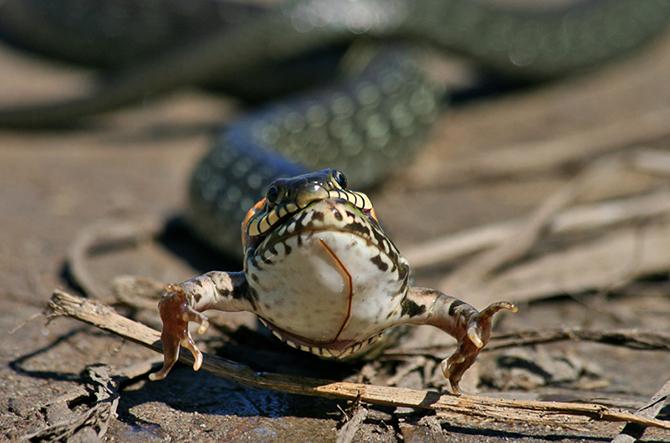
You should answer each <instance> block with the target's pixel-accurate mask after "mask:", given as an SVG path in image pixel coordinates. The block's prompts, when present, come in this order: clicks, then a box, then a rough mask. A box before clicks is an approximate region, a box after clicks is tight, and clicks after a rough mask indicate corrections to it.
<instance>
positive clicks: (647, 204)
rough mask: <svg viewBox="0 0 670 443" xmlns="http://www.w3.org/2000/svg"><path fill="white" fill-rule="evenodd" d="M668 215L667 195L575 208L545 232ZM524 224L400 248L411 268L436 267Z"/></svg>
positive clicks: (496, 240) (477, 230) (499, 225)
mask: <svg viewBox="0 0 670 443" xmlns="http://www.w3.org/2000/svg"><path fill="white" fill-rule="evenodd" d="M666 214H670V192H667V191H661V192H656V193H653V194H649V195H643V196H637V197H635V198H627V199H621V200H617V201H610V202H605V203H596V204H590V205H583V206H577V207H574V208H571V209H566V210H565V211H562V212H560V213H558V214H556V215H555V216H553V217H552V218H551V220H550V221H549V222H548V225H547V232H548V233H551V234H562V233H567V232H575V231H583V230H588V229H599V228H604V227H607V226H610V225H613V224H616V223H624V222H627V221H631V220H636V219H643V218H651V217H658V216H662V215H666ZM523 223H524V220H510V221H506V222H502V223H495V224H490V225H486V226H481V227H477V228H473V229H469V230H466V231H461V232H457V233H454V234H450V235H446V236H444V237H440V238H436V239H432V240H430V241H428V242H426V243H422V244H419V245H415V246H412V247H409V248H403V254H404V255H405V257H406V258H407V259H408V260H409V262H410V263H411V264H412V268H414V269H415V270H416V269H420V268H422V267H429V266H435V265H438V264H440V263H443V262H447V261H451V260H455V259H457V258H459V257H463V256H465V255H468V254H472V253H474V252H479V251H481V250H484V249H488V248H492V247H494V246H496V245H498V244H500V243H502V242H503V241H505V240H506V239H508V238H510V237H511V236H512V235H514V233H515V232H518V230H519V227H520V226H521V225H522V224H523Z"/></svg>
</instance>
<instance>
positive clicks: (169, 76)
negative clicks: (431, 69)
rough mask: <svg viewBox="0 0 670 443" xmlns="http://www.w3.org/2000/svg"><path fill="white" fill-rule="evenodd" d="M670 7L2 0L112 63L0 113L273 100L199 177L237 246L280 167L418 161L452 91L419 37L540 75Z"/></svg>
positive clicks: (363, 167)
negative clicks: (84, 89) (61, 96)
mask: <svg viewBox="0 0 670 443" xmlns="http://www.w3.org/2000/svg"><path fill="white" fill-rule="evenodd" d="M669 17H670V1H667V0H636V1H634V0H588V1H586V0H585V1H580V2H577V3H573V4H570V5H568V6H564V7H556V8H550V9H548V10H541V11H529V10H524V9H518V8H511V7H503V6H501V5H496V4H490V3H484V2H478V1H471V0H355V1H352V0H291V1H284V2H281V3H278V4H277V3H270V4H265V3H264V4H261V3H238V2H233V1H223V0H190V1H184V0H141V1H138V0H61V1H54V0H4V1H3V2H0V38H1V39H2V40H3V41H5V42H7V43H9V44H12V45H15V46H17V47H19V48H22V49H26V50H30V51H33V52H36V53H39V54H42V55H45V56H47V57H51V58H56V59H60V60H65V61H69V62H74V63H78V64H82V65H87V66H92V67H97V68H100V69H101V75H100V76H99V80H98V83H97V85H98V86H97V88H96V90H95V91H94V92H93V93H91V94H90V95H87V96H83V97H75V98H72V99H67V100H64V101H59V102H55V103H47V104H38V105H30V106H17V107H10V108H4V109H0V127H4V128H36V127H52V126H62V125H71V124H73V123H76V122H78V121H80V120H81V119H82V118H84V117H86V116H89V115H92V114H96V113H100V112H104V111H108V110H112V109H115V108H118V107H121V106H126V105H129V104H132V103H136V102H140V101H141V100H143V99H144V97H145V96H146V95H147V94H149V93H152V94H155V93H164V92H168V91H170V90H173V89H175V88H177V87H179V86H181V85H185V84H194V85H200V86H206V87H216V88H217V89H219V90H221V91H223V92H224V93H227V94H232V95H236V96H238V97H241V98H242V99H244V100H246V101H249V102H251V103H254V104H256V103H261V104H260V105H258V106H257V107H256V108H255V109H254V110H252V111H250V112H249V113H247V114H245V115H243V116H241V117H239V118H237V119H236V120H234V121H231V122H229V123H228V124H227V125H226V126H225V127H222V128H221V129H219V130H217V131H216V133H215V134H214V137H213V146H212V148H211V149H210V150H209V152H208V153H207V154H206V155H205V156H204V158H203V159H202V160H201V161H200V162H199V163H198V165H197V166H196V168H195V170H194V173H193V175H192V177H191V180H190V185H189V198H188V200H189V201H188V209H187V218H188V220H189V223H190V225H191V226H192V227H193V230H194V231H195V233H196V234H197V235H198V236H199V237H201V238H203V239H204V240H206V242H207V243H209V244H211V245H213V246H214V247H215V248H217V249H219V250H221V251H224V252H226V253H228V254H232V255H237V254H239V252H238V251H240V235H239V222H240V220H242V218H243V217H244V214H245V213H246V212H247V210H248V209H249V207H250V206H252V205H253V203H254V202H255V201H257V200H259V198H261V197H262V196H263V194H264V192H265V188H266V186H267V185H268V184H269V183H271V182H272V181H273V180H275V179H277V178H279V177H290V176H296V175H299V174H303V173H305V172H307V171H309V170H316V169H322V168H326V167H329V168H337V169H339V170H342V171H344V172H345V173H346V175H347V177H348V178H349V181H350V182H351V183H352V184H354V185H355V187H356V188H367V187H370V186H372V185H374V184H376V183H379V182H380V181H381V180H382V179H383V178H384V177H387V176H388V175H389V174H390V173H391V172H392V171H394V170H396V169H397V168H399V167H401V166H402V165H405V164H407V163H408V162H409V161H411V158H412V156H413V155H414V153H415V152H416V151H417V149H418V148H419V147H420V146H421V145H422V144H423V142H424V141H425V139H426V137H428V135H429V133H430V131H431V128H432V127H433V125H434V122H435V121H436V117H437V114H438V111H439V107H440V104H441V103H442V102H443V101H444V97H445V96H446V95H447V94H448V92H447V91H446V88H445V87H444V86H443V85H438V84H435V83H434V82H433V81H431V80H430V79H429V78H428V77H427V76H426V74H425V73H424V71H423V70H422V69H421V66H420V63H419V62H417V60H415V53H416V51H415V50H414V47H415V46H416V45H428V46H430V47H432V48H436V49H437V50H439V51H443V52H445V53H447V54H458V55H460V56H466V57H468V58H469V59H470V60H472V61H473V63H474V64H475V65H476V66H478V67H479V68H481V70H483V71H487V72H495V73H497V75H500V76H503V77H506V78H513V79H522V80H523V81H530V82H536V81H543V80H547V79H554V78H558V77H561V76H565V75H572V74H575V73H580V72H585V71H588V70H590V69H593V68H594V67H597V66H599V65H601V64H602V63H604V62H607V61H609V60H611V59H614V58H617V57H620V56H622V55H625V54H627V53H629V52H631V51H633V50H634V49H636V48H638V47H639V46H640V45H642V44H644V43H645V42H647V41H649V40H650V39H651V38H652V37H653V36H655V35H657V34H659V33H660V32H662V30H663V29H665V27H666V24H667V22H668V18H669ZM352 54H354V56H352ZM305 66H307V71H305V69H304V68H305ZM305 72H307V73H305ZM302 85H306V86H307V87H308V89H307V90H299V87H301V86H302Z"/></svg>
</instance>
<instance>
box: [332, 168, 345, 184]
mask: <svg viewBox="0 0 670 443" xmlns="http://www.w3.org/2000/svg"><path fill="white" fill-rule="evenodd" d="M333 180H335V183H337V184H338V185H339V186H340V188H342V189H347V178H346V177H345V176H344V174H342V173H341V172H340V171H338V170H337V169H333Z"/></svg>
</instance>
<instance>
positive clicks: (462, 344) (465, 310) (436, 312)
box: [399, 287, 518, 395]
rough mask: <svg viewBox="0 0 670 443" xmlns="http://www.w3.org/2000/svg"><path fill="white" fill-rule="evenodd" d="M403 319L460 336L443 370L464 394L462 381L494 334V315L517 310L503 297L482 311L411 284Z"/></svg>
mask: <svg viewBox="0 0 670 443" xmlns="http://www.w3.org/2000/svg"><path fill="white" fill-rule="evenodd" d="M401 307H402V314H401V317H400V319H399V320H400V322H401V323H406V324H414V325H432V326H435V327H437V328H440V329H442V330H443V331H444V332H446V333H447V334H449V335H451V336H452V337H454V338H455V339H456V340H458V349H456V352H454V354H453V355H452V356H451V357H449V358H448V359H446V360H444V361H443V362H442V364H441V368H442V373H443V374H444V376H445V377H446V378H448V379H449V383H451V389H452V390H453V392H454V394H456V395H460V394H461V389H460V388H459V386H458V383H459V382H460V381H461V377H462V376H463V373H464V372H465V371H466V370H467V369H468V368H469V367H470V366H472V364H473V363H474V362H475V360H476V359H477V355H479V352H480V351H481V350H482V348H484V346H486V344H487V343H488V341H489V338H490V337H491V327H492V319H493V315H495V314H496V313H497V312H498V311H500V310H502V309H507V310H509V311H512V312H516V311H517V310H518V309H517V307H516V306H515V305H513V304H512V303H509V302H506V301H501V302H497V303H493V304H492V305H491V306H489V307H488V308H486V309H484V310H483V311H481V312H478V311H477V310H476V309H475V308H473V307H472V306H470V305H469V304H467V303H464V302H462V301H460V300H458V299H456V298H454V297H450V296H448V295H444V294H443V293H441V292H440V291H438V290H436V289H430V288H417V287H411V288H410V289H409V291H408V292H407V295H406V297H405V299H404V300H403V301H402V302H401Z"/></svg>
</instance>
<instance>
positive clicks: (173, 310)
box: [151, 169, 517, 394]
mask: <svg viewBox="0 0 670 443" xmlns="http://www.w3.org/2000/svg"><path fill="white" fill-rule="evenodd" d="M243 233H244V248H245V261H244V269H243V271H242V272H221V271H211V272H208V273H207V274H204V275H201V276H199V277H196V278H194V279H192V280H189V281H186V282H184V283H181V284H178V285H169V286H168V292H167V294H166V295H165V296H164V297H163V299H162V300H161V301H160V303H159V310H160V314H161V318H162V320H163V331H162V336H161V337H162V341H163V346H164V349H165V361H164V365H163V368H162V369H161V370H160V371H159V372H157V373H155V374H152V376H151V378H152V379H153V380H157V379H162V378H164V377H165V376H166V375H167V374H168V372H169V371H170V369H171V368H172V366H173V365H174V363H175V362H176V361H177V358H178V355H179V348H180V346H184V347H186V348H187V349H189V350H190V351H191V353H192V354H193V356H194V357H195V364H194V369H195V370H197V369H199V368H200V365H201V364H202V353H201V352H200V351H199V350H198V348H197V346H196V345H195V342H194V341H193V338H192V337H191V335H190V333H189V329H188V323H189V322H191V321H193V322H196V323H198V324H199V325H200V327H199V329H198V332H199V333H203V332H204V331H205V330H206V329H207V326H208V321H207V318H206V317H205V316H204V315H203V314H202V312H203V311H206V310H208V309H217V310H222V311H250V312H253V313H255V314H257V315H258V316H259V318H260V319H261V321H262V322H263V323H264V324H265V325H266V326H268V327H269V328H270V329H271V330H272V332H273V333H274V334H275V335H276V336H277V337H278V338H279V339H281V340H282V341H284V342H285V343H287V344H289V345H290V346H293V347H295V348H297V349H300V350H303V351H306V352H311V353H313V354H316V355H319V356H322V357H326V358H342V357H348V356H356V355H360V354H362V353H365V352H366V351H367V350H369V347H370V346H371V345H372V344H373V343H374V342H375V341H376V340H377V339H378V338H379V337H380V336H381V335H382V334H383V333H384V332H385V331H386V330H388V329H389V328H393V327H396V326H400V325H432V326H435V327H437V328H440V329H442V330H443V331H444V332H446V333H448V334H450V335H451V336H453V337H454V338H456V340H457V341H458V349H457V350H456V352H455V353H454V354H453V355H452V356H451V357H449V358H448V359H446V360H444V361H443V362H442V365H441V367H442V371H443V373H444V375H445V377H447V378H448V379H449V382H450V384H451V387H452V390H453V392H454V393H455V394H460V393H461V390H460V388H459V381H460V379H461V377H462V375H463V373H464V372H465V371H466V370H467V369H468V368H469V367H470V366H471V365H472V364H473V363H474V361H475V359H476V357H477V355H478V354H479V352H480V351H481V349H482V348H483V347H484V346H485V345H486V343H487V342H488V340H489V338H490V336H491V319H492V316H493V315H494V314H495V313H496V312H498V311H500V310H502V309H507V310H510V311H513V312H515V311H516V310H517V308H516V306H514V305H513V304H511V303H508V302H498V303H494V304H492V305H490V306H489V307H487V308H486V309H484V310H483V311H481V312H478V311H477V310H476V309H475V308H473V307H472V306H470V305H468V304H466V303H464V302H462V301H460V300H458V299H456V298H454V297H450V296H447V295H445V294H443V293H441V292H439V291H437V290H435V289H429V288H418V287H413V286H412V285H410V284H409V273H410V270H409V264H408V263H407V260H406V259H405V258H404V257H403V256H402V255H401V254H400V252H399V251H398V249H397V248H396V247H395V245H394V244H393V242H392V241H391V240H390V239H389V238H388V237H387V235H386V234H385V233H384V231H383V230H382V228H381V226H379V223H378V222H377V219H376V216H375V214H374V210H373V208H372V204H371V203H370V200H369V199H368V197H367V196H366V195H365V194H362V193H359V192H354V191H351V190H349V189H348V188H347V183H346V178H345V177H344V175H343V174H342V173H341V172H339V171H337V170H331V169H326V170H323V171H319V172H315V173H312V174H306V175H301V176H297V177H293V178H290V179H280V180H277V181H275V182H274V183H273V184H271V185H270V186H269V187H268V190H267V193H266V197H265V198H264V199H263V200H261V201H260V202H258V203H257V204H256V205H254V206H253V208H252V209H251V210H250V211H249V214H248V215H247V217H246V219H245V221H244V223H243Z"/></svg>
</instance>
